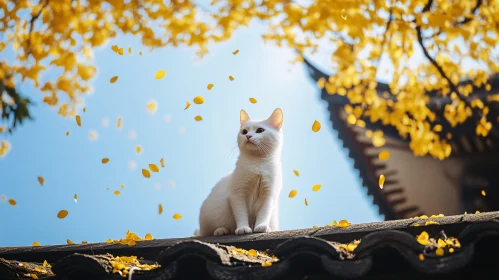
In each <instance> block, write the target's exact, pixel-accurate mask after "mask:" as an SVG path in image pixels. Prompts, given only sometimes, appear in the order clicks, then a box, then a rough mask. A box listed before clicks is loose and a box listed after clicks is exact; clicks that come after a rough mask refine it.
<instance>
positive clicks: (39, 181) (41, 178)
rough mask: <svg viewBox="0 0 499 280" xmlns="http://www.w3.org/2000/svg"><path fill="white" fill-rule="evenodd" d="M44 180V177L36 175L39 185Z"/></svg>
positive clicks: (41, 184)
mask: <svg viewBox="0 0 499 280" xmlns="http://www.w3.org/2000/svg"><path fill="white" fill-rule="evenodd" d="M44 182H45V179H43V177H42V176H38V183H40V186H43V183H44Z"/></svg>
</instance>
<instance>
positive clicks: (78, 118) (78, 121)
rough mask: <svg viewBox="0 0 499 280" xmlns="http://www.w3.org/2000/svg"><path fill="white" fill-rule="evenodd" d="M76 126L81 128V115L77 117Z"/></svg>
mask: <svg viewBox="0 0 499 280" xmlns="http://www.w3.org/2000/svg"><path fill="white" fill-rule="evenodd" d="M76 124H77V125H78V126H81V118H80V116H79V115H76Z"/></svg>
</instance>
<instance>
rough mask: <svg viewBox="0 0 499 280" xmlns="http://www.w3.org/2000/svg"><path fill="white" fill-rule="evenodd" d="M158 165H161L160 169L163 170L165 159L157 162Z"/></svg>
mask: <svg viewBox="0 0 499 280" xmlns="http://www.w3.org/2000/svg"><path fill="white" fill-rule="evenodd" d="M159 163H160V164H161V167H162V168H164V167H165V159H164V158H162V159H160V160H159Z"/></svg>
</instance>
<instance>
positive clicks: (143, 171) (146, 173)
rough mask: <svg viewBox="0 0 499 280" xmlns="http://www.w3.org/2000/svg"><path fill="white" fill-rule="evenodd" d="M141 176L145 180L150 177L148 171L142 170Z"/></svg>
mask: <svg viewBox="0 0 499 280" xmlns="http://www.w3.org/2000/svg"><path fill="white" fill-rule="evenodd" d="M142 175H143V176H144V177H146V178H149V177H151V172H149V170H147V169H142Z"/></svg>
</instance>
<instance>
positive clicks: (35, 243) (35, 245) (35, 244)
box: [31, 241, 40, 247]
mask: <svg viewBox="0 0 499 280" xmlns="http://www.w3.org/2000/svg"><path fill="white" fill-rule="evenodd" d="M31 245H33V246H34V247H39V246H40V243H38V242H37V241H33V243H32V244H31Z"/></svg>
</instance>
